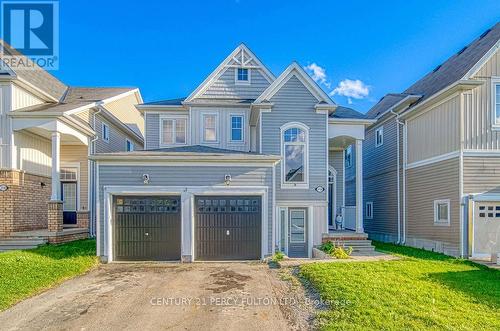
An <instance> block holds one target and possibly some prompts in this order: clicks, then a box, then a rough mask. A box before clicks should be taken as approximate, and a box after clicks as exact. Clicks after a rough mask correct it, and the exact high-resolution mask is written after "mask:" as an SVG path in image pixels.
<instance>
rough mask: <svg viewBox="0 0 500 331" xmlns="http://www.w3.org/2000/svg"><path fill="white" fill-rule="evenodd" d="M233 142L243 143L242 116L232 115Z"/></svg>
mask: <svg viewBox="0 0 500 331" xmlns="http://www.w3.org/2000/svg"><path fill="white" fill-rule="evenodd" d="M230 118H231V120H230V121H231V141H232V142H242V141H243V139H244V138H243V125H244V123H243V122H244V120H243V116H242V115H231V116H230Z"/></svg>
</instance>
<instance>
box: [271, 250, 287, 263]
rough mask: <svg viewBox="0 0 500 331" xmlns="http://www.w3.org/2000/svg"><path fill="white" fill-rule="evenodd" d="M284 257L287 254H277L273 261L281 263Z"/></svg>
mask: <svg viewBox="0 0 500 331" xmlns="http://www.w3.org/2000/svg"><path fill="white" fill-rule="evenodd" d="M284 257H285V254H283V252H276V253H274V255H273V261H274V262H279V261H281V260H283V258H284Z"/></svg>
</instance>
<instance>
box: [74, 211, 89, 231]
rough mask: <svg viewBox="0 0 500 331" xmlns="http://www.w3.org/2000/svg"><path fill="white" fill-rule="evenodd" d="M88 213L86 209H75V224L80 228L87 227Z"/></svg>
mask: <svg viewBox="0 0 500 331" xmlns="http://www.w3.org/2000/svg"><path fill="white" fill-rule="evenodd" d="M89 219H90V215H89V212H88V211H77V212H76V225H77V227H78V228H80V229H88V228H89Z"/></svg>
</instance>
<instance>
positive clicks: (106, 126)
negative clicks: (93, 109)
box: [101, 122, 111, 143]
mask: <svg viewBox="0 0 500 331" xmlns="http://www.w3.org/2000/svg"><path fill="white" fill-rule="evenodd" d="M105 128H107V130H108V137H107V138H106V136H105V134H104V131H105ZM101 133H102V141H104V142H107V143H109V136H110V135H111V131H110V129H109V125H107V124H106V123H104V122H103V123H102V128H101Z"/></svg>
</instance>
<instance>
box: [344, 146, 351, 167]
mask: <svg viewBox="0 0 500 331" xmlns="http://www.w3.org/2000/svg"><path fill="white" fill-rule="evenodd" d="M345 167H346V168H349V167H352V145H351V146H347V148H346V150H345Z"/></svg>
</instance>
